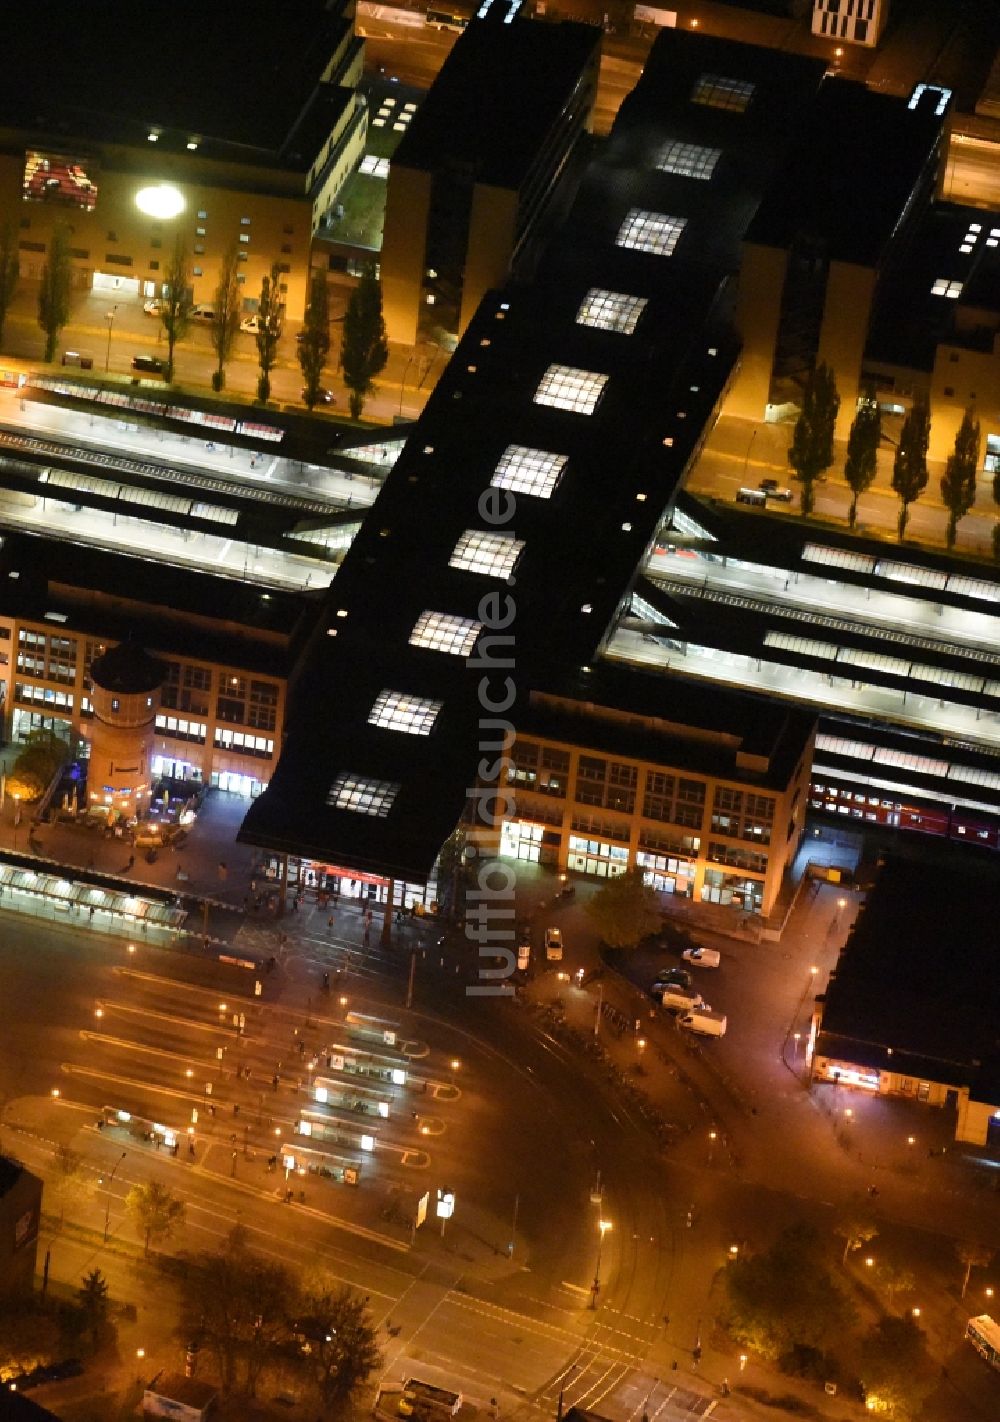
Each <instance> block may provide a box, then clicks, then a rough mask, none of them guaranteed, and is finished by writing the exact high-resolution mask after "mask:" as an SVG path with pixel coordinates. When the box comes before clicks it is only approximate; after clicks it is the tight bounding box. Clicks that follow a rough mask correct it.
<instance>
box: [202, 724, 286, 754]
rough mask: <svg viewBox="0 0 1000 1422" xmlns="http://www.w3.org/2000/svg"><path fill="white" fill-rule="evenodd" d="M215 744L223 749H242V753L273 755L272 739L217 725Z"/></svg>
mask: <svg viewBox="0 0 1000 1422" xmlns="http://www.w3.org/2000/svg"><path fill="white" fill-rule="evenodd" d="M215 744H216V746H220V747H222V749H224V750H234V751H242V752H243V754H244V755H257V756H265V757H270V756H272V755H274V741H272V740H271V739H270V738H268V737H265V736H251V735H247V734H245V733H244V732H243V731H228V730H224V729H222V728H221V727H218V728H216V732H215Z"/></svg>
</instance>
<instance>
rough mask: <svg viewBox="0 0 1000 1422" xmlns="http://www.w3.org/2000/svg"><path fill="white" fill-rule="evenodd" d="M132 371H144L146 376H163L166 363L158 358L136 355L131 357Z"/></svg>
mask: <svg viewBox="0 0 1000 1422" xmlns="http://www.w3.org/2000/svg"><path fill="white" fill-rule="evenodd" d="M132 369H133V370H141V371H144V372H145V373H146V374H147V375H165V374H166V370H167V362H166V361H165V360H161V359H160V357H159V356H151V355H137V356H133V357H132Z"/></svg>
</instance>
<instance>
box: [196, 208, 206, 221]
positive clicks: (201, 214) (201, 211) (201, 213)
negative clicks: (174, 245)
mask: <svg viewBox="0 0 1000 1422" xmlns="http://www.w3.org/2000/svg"><path fill="white" fill-rule="evenodd" d="M198 216H199V218H200V219H201V221H202V222H204V221H205V219H206V217H207V216H208V213H207V212H206V211H205V209H204V208H199V210H198Z"/></svg>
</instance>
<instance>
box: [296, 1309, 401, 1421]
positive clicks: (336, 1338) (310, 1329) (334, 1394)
mask: <svg viewBox="0 0 1000 1422" xmlns="http://www.w3.org/2000/svg"><path fill="white" fill-rule="evenodd" d="M366 1303H367V1300H366V1299H364V1298H362V1296H361V1295H360V1294H356V1293H354V1291H353V1290H352V1289H349V1288H347V1287H346V1286H344V1287H342V1288H339V1289H333V1290H330V1289H325V1290H323V1291H321V1292H318V1293H310V1294H306V1296H305V1297H304V1298H303V1300H302V1305H301V1312H300V1314H299V1317H298V1318H297V1319H296V1329H297V1333H298V1336H299V1337H300V1338H301V1339H302V1340H303V1342H304V1344H305V1347H303V1349H302V1352H301V1354H300V1365H301V1366H302V1367H303V1369H304V1370H305V1371H306V1372H308V1373H309V1374H310V1376H311V1377H312V1379H313V1381H314V1382H315V1383H316V1386H317V1387H318V1389H319V1393H320V1397H321V1398H322V1399H323V1402H324V1404H325V1405H326V1406H327V1407H329V1408H335V1407H343V1406H344V1404H345V1403H347V1402H348V1401H349V1400H350V1398H351V1396H352V1394H353V1393H354V1392H355V1391H356V1390H357V1389H358V1388H359V1387H362V1386H363V1385H364V1384H365V1383H366V1382H367V1380H368V1378H369V1376H370V1375H371V1374H372V1373H373V1372H374V1371H375V1369H376V1368H379V1367H381V1366H382V1353H381V1351H380V1349H379V1346H378V1343H377V1341H376V1336H375V1326H374V1324H373V1323H372V1319H371V1315H370V1314H369V1312H368V1309H367V1307H366ZM306 1349H308V1351H306Z"/></svg>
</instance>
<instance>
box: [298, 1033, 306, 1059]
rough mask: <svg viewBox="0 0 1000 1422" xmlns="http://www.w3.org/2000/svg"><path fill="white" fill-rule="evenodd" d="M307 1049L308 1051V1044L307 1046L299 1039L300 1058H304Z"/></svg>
mask: <svg viewBox="0 0 1000 1422" xmlns="http://www.w3.org/2000/svg"><path fill="white" fill-rule="evenodd" d="M305 1049H306V1044H305V1042H303V1041H302V1039H301V1038H299V1056H300V1057H301V1056H302V1054H303V1052H304V1051H305Z"/></svg>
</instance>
